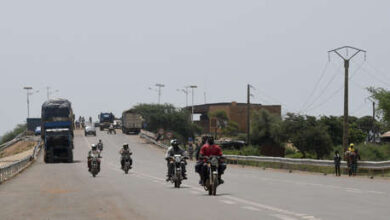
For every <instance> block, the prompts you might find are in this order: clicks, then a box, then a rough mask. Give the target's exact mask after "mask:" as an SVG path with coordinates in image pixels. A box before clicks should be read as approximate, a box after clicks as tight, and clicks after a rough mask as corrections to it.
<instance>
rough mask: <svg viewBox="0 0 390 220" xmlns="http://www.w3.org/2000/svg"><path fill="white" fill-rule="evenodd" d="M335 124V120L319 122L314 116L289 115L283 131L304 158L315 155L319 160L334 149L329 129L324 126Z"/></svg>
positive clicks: (325, 119) (326, 119)
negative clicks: (309, 154)
mask: <svg viewBox="0 0 390 220" xmlns="http://www.w3.org/2000/svg"><path fill="white" fill-rule="evenodd" d="M331 122H332V123H331ZM333 123H334V118H332V119H330V118H323V119H322V120H319V121H318V120H316V118H315V117H313V116H303V115H298V114H293V113H288V114H287V117H286V119H285V120H284V122H283V131H284V133H285V134H286V135H287V136H288V140H289V141H290V142H291V143H292V144H293V145H294V146H295V147H296V148H297V149H298V150H299V151H300V152H301V153H302V155H303V157H306V154H307V153H313V154H316V155H317V158H323V157H324V156H325V155H328V154H329V153H330V151H331V150H332V148H333V143H332V142H333V141H332V138H331V136H330V135H329V134H328V127H327V126H325V125H324V124H330V125H332V124H333ZM335 124H337V123H335Z"/></svg>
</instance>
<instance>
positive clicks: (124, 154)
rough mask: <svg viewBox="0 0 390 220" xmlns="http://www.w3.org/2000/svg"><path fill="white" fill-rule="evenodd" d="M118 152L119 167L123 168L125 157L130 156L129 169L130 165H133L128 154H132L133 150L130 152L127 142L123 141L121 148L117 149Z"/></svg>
mask: <svg viewBox="0 0 390 220" xmlns="http://www.w3.org/2000/svg"><path fill="white" fill-rule="evenodd" d="M119 154H120V155H121V168H122V169H123V167H124V165H125V159H126V157H127V156H128V157H129V158H130V169H131V166H132V165H133V160H132V159H131V157H130V156H131V155H132V154H133V152H131V150H130V148H129V144H127V143H124V144H123V147H122V149H121V150H120V151H119Z"/></svg>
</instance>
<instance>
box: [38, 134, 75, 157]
mask: <svg viewBox="0 0 390 220" xmlns="http://www.w3.org/2000/svg"><path fill="white" fill-rule="evenodd" d="M45 133H46V134H45V138H44V161H45V163H52V162H55V161H66V162H68V163H72V162H73V135H72V133H71V131H70V130H69V128H56V129H46V131H45Z"/></svg>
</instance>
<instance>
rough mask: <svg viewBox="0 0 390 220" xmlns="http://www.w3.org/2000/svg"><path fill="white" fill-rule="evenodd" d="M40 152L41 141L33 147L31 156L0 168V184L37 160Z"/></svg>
mask: <svg viewBox="0 0 390 220" xmlns="http://www.w3.org/2000/svg"><path fill="white" fill-rule="evenodd" d="M40 150H41V141H39V142H38V144H37V145H36V146H35V147H34V150H33V152H32V154H31V155H29V156H26V157H25V158H23V159H21V160H19V161H16V162H14V163H12V164H9V165H7V166H5V167H2V168H0V183H2V182H4V181H6V180H8V179H10V178H11V177H13V176H15V175H16V174H18V173H20V172H21V171H22V170H24V169H25V168H27V167H28V166H29V165H30V164H31V163H32V162H33V161H34V160H35V159H36V158H37V156H38V154H39V152H40Z"/></svg>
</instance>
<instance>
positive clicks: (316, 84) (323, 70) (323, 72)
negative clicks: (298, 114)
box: [301, 62, 329, 111]
mask: <svg viewBox="0 0 390 220" xmlns="http://www.w3.org/2000/svg"><path fill="white" fill-rule="evenodd" d="M328 66H329V62H326V64H325V66H324V68H323V69H322V72H321V76H320V78H318V80H317V82H316V83H315V84H314V87H313V89H312V91H311V92H310V93H309V96H308V98H307V99H306V101H305V102H304V103H303V105H302V109H304V108H305V106H306V104H307V102H308V101H309V100H310V99H311V97H313V95H314V93H315V91H316V89H317V87H318V84H319V83H320V82H321V80H322V78H323V77H324V76H325V73H326V71H327V69H328ZM301 111H302V110H301Z"/></svg>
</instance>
